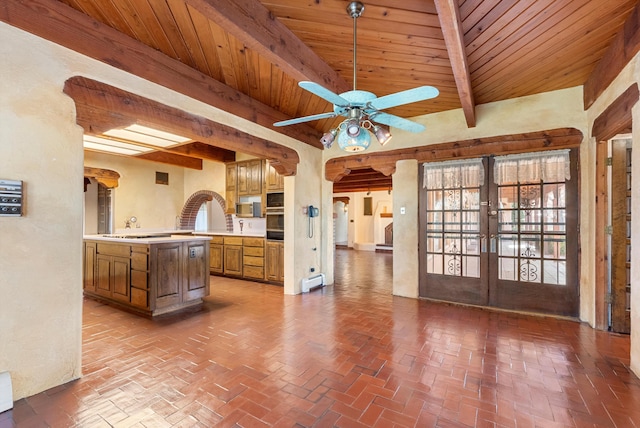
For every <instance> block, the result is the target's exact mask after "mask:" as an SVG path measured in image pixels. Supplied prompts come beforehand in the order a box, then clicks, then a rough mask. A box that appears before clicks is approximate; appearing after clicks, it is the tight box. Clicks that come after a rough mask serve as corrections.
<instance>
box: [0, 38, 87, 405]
mask: <svg viewBox="0 0 640 428" xmlns="http://www.w3.org/2000/svg"><path fill="white" fill-rule="evenodd" d="M0 40H2V41H3V42H2V43H0V57H2V58H4V60H2V61H0V124H1V126H0V175H1V176H2V178H5V179H16V180H23V182H24V187H25V191H24V195H25V206H26V210H25V215H24V216H23V217H19V218H12V217H0V272H1V273H0V296H2V297H0V371H8V372H9V373H10V375H11V378H12V384H13V398H14V400H17V399H20V398H22V397H25V396H29V395H32V394H35V393H37V392H40V391H42V390H44V389H47V388H50V387H53V386H56V385H60V384H62V383H65V382H68V381H70V380H72V379H75V378H78V377H79V376H80V374H81V373H80V370H81V365H80V343H81V317H82V229H83V225H82V203H83V185H82V183H83V177H84V170H83V166H82V156H83V155H82V151H83V150H82V130H81V129H80V127H78V126H76V125H75V108H74V105H73V102H72V101H71V99H69V98H68V97H66V96H65V95H64V94H63V93H62V91H61V88H62V86H63V84H64V80H65V79H64V75H63V73H61V69H60V67H59V65H58V64H55V63H53V64H52V63H50V62H49V61H47V60H45V59H43V56H47V55H48V54H49V52H48V48H47V46H42V45H37V46H34V45H32V44H30V43H27V42H28V40H25V38H24V37H22V36H21V35H20V34H17V33H16V31H15V30H11V29H9V28H7V26H5V25H0ZM9 58H10V59H11V60H8V59H9Z"/></svg>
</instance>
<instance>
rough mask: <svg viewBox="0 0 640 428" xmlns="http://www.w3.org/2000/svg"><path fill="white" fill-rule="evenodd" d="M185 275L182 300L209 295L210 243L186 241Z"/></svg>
mask: <svg viewBox="0 0 640 428" xmlns="http://www.w3.org/2000/svg"><path fill="white" fill-rule="evenodd" d="M183 257H184V263H183V266H184V277H183V283H182V299H181V300H182V301H188V300H195V299H199V298H202V297H205V296H207V295H209V263H208V260H207V259H208V258H209V243H208V242H206V241H189V242H185V243H184V255H183Z"/></svg>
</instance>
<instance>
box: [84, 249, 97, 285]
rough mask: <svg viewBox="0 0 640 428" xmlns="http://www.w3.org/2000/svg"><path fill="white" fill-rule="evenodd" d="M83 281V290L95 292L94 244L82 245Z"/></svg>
mask: <svg viewBox="0 0 640 428" xmlns="http://www.w3.org/2000/svg"><path fill="white" fill-rule="evenodd" d="M83 269H84V281H83V285H82V287H83V288H84V289H85V290H89V291H93V292H95V291H96V244H95V243H85V244H84V259H83Z"/></svg>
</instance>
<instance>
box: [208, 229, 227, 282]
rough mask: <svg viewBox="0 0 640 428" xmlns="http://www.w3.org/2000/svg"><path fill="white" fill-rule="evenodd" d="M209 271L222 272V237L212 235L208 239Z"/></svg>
mask: <svg viewBox="0 0 640 428" xmlns="http://www.w3.org/2000/svg"><path fill="white" fill-rule="evenodd" d="M209 272H211V273H213V274H220V275H222V274H223V273H224V238H223V237H222V236H212V237H211V241H209Z"/></svg>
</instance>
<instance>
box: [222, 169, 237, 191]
mask: <svg viewBox="0 0 640 428" xmlns="http://www.w3.org/2000/svg"><path fill="white" fill-rule="evenodd" d="M226 171H227V176H226V183H225V189H226V190H235V189H236V185H237V177H238V169H237V165H236V164H235V163H228V164H226Z"/></svg>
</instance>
